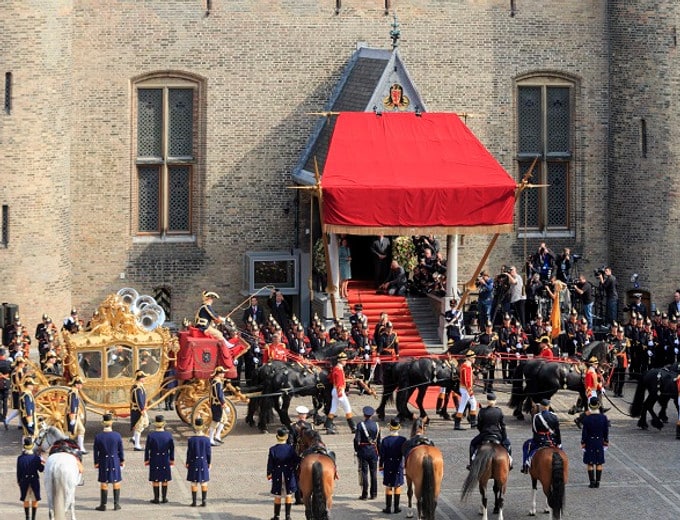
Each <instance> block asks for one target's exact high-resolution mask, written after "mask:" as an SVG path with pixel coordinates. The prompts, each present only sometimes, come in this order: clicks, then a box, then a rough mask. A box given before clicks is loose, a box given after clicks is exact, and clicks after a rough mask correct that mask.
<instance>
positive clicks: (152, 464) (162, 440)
mask: <svg viewBox="0 0 680 520" xmlns="http://www.w3.org/2000/svg"><path fill="white" fill-rule="evenodd" d="M174 461H175V441H174V440H173V438H172V434H171V433H170V432H166V431H154V432H151V433H149V435H148V436H147V438H146V446H145V447H144V464H146V465H148V466H149V482H167V481H170V480H172V469H171V467H170V465H171V464H172V463H173V462H174Z"/></svg>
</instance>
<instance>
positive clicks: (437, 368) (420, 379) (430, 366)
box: [376, 357, 458, 421]
mask: <svg viewBox="0 0 680 520" xmlns="http://www.w3.org/2000/svg"><path fill="white" fill-rule="evenodd" d="M457 383H458V372H457V370H456V365H455V363H454V362H452V361H449V360H448V359H437V358H429V357H421V358H415V359H407V360H404V361H399V362H398V363H389V364H385V365H384V368H383V395H382V400H381V401H380V405H379V406H378V409H377V410H376V413H377V414H378V418H379V419H380V420H384V419H385V406H386V405H387V402H388V401H391V400H392V398H393V394H394V392H395V391H397V389H398V391H397V396H396V405H397V417H398V418H399V419H401V420H405V421H410V420H412V419H413V414H412V413H411V412H410V410H409V409H408V400H409V398H410V397H411V395H413V392H415V391H416V390H417V391H418V396H417V398H416V402H417V403H418V409H419V411H420V417H423V418H424V417H427V412H426V411H425V408H424V407H423V400H424V399H425V392H426V391H427V387H428V386H432V385H436V386H442V387H444V388H447V389H448V388H454V386H457Z"/></svg>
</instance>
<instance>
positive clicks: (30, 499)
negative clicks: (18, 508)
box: [17, 437, 45, 520]
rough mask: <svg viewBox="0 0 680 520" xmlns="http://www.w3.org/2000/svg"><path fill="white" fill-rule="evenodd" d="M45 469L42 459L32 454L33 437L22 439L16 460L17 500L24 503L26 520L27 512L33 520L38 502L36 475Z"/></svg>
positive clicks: (38, 484)
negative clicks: (21, 445)
mask: <svg viewBox="0 0 680 520" xmlns="http://www.w3.org/2000/svg"><path fill="white" fill-rule="evenodd" d="M44 469H45V464H43V461H42V459H41V458H40V457H39V456H38V455H35V454H34V453H33V437H25V438H24V446H23V453H22V454H21V455H19V457H18V458H17V484H18V485H19V490H20V492H21V496H20V497H19V500H21V501H22V502H23V503H24V513H25V515H26V520H28V512H29V510H31V518H32V520H35V515H36V512H37V511H38V502H39V501H40V476H39V475H38V473H40V472H41V471H43V470H44Z"/></svg>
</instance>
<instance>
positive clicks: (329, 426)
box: [323, 417, 337, 435]
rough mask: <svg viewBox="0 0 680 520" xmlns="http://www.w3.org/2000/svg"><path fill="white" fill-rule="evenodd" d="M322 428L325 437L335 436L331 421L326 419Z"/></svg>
mask: <svg viewBox="0 0 680 520" xmlns="http://www.w3.org/2000/svg"><path fill="white" fill-rule="evenodd" d="M323 426H324V428H326V435H335V434H336V433H337V432H336V431H335V425H334V424H333V419H331V418H330V417H326V422H325V423H324V425H323Z"/></svg>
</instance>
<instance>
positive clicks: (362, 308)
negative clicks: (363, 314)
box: [354, 303, 364, 311]
mask: <svg viewBox="0 0 680 520" xmlns="http://www.w3.org/2000/svg"><path fill="white" fill-rule="evenodd" d="M354 310H355V311H363V310H364V306H363V305H361V304H360V303H355V304H354Z"/></svg>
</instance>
